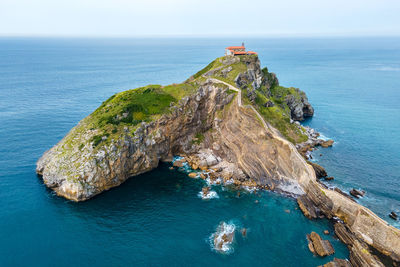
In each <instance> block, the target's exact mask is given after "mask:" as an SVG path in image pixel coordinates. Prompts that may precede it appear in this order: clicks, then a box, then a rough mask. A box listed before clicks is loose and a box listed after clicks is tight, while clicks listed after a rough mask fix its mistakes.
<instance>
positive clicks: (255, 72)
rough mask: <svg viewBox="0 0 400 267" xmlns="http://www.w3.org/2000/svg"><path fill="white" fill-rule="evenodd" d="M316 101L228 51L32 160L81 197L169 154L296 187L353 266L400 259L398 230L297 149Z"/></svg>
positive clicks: (277, 186)
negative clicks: (330, 183)
mask: <svg viewBox="0 0 400 267" xmlns="http://www.w3.org/2000/svg"><path fill="white" fill-rule="evenodd" d="M313 113H314V110H313V108H312V106H311V105H310V104H309V102H308V99H307V97H306V95H305V94H304V92H302V91H300V90H299V89H296V88H286V87H283V86H281V85H279V81H278V79H277V78H276V76H275V74H273V73H270V72H269V71H268V69H266V68H264V69H261V67H260V62H259V59H258V57H257V56H256V55H246V56H226V57H221V58H218V59H216V60H214V61H213V62H211V63H210V64H209V65H208V66H207V67H206V68H204V69H203V70H201V71H200V72H198V73H196V74H195V75H193V76H192V77H190V78H189V79H188V80H186V81H185V82H184V83H181V84H173V85H169V86H160V85H149V86H146V87H142V88H138V89H134V90H128V91H125V92H121V93H118V94H116V95H114V96H112V97H111V98H110V99H108V100H107V101H105V102H104V103H103V104H102V105H101V106H100V107H99V108H98V109H97V110H96V111H94V112H93V113H92V114H91V115H89V116H88V117H87V118H85V119H83V120H82V121H81V122H79V124H78V125H77V126H75V127H74V128H73V129H72V130H71V131H70V132H69V133H68V134H67V135H66V136H65V137H64V138H63V139H62V140H61V141H60V142H59V143H58V144H57V145H55V146H54V147H53V148H51V149H50V150H49V151H47V152H45V153H44V155H43V156H42V157H41V158H40V159H39V161H38V163H37V173H38V174H40V175H41V176H42V177H43V181H44V182H45V184H46V185H47V186H48V187H50V188H52V189H53V190H54V191H55V192H56V193H57V194H58V195H60V196H63V197H66V198H68V199H71V200H74V201H82V200H87V199H89V198H91V197H93V196H95V195H96V194H99V193H101V192H102V191H104V190H108V189H109V188H112V187H115V186H118V185H120V184H121V183H122V182H124V181H125V180H126V179H128V178H130V177H132V176H135V175H138V174H141V173H144V172H146V171H149V170H151V169H154V168H156V167H157V166H158V164H159V162H160V161H168V160H171V158H172V157H173V155H185V156H186V158H187V160H188V161H189V164H190V165H191V166H192V167H193V168H202V169H208V170H212V171H211V173H212V174H213V175H214V176H218V177H220V178H221V179H222V180H223V181H224V182H229V183H235V184H238V185H245V186H251V187H258V188H266V189H270V190H275V191H279V192H285V193H288V194H291V195H293V196H296V197H298V203H299V206H300V208H301V210H302V211H303V212H304V214H305V215H306V216H307V217H309V218H318V217H322V216H325V217H327V218H329V219H335V220H336V221H337V226H335V229H336V228H337V229H338V231H337V235H338V236H339V238H341V240H342V241H343V242H345V243H346V242H347V243H346V244H348V246H349V248H350V260H351V263H352V264H353V265H354V266H366V265H370V266H382V265H381V264H383V263H382V262H390V263H392V264H396V263H398V262H399V261H400V231H399V230H398V229H396V228H393V227H391V226H389V225H388V224H387V223H386V222H385V221H383V220H382V219H380V218H379V217H378V216H376V215H375V214H374V213H372V212H371V211H370V210H368V209H367V208H365V207H363V206H361V205H359V204H357V203H356V202H353V201H351V200H350V199H348V198H346V197H344V196H343V195H341V194H340V193H338V192H336V191H334V190H330V189H328V188H326V187H324V186H323V185H322V184H321V183H319V182H318V181H317V179H316V177H315V172H314V170H313V168H312V167H311V166H310V165H309V164H307V162H306V161H305V159H304V158H303V157H302V156H301V155H300V154H299V152H298V151H297V149H296V147H295V144H300V143H304V142H306V141H307V139H308V137H307V134H306V133H305V130H304V129H303V128H302V127H301V126H300V125H298V124H297V123H294V121H296V120H303V119H304V118H306V117H308V116H312V115H313Z"/></svg>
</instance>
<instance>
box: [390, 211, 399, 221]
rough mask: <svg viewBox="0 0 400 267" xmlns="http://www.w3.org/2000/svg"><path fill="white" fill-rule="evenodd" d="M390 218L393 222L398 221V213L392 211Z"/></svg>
mask: <svg viewBox="0 0 400 267" xmlns="http://www.w3.org/2000/svg"><path fill="white" fill-rule="evenodd" d="M389 217H390V218H392V219H393V220H397V218H398V216H397V213H396V212H394V211H392V212H391V213H390V214H389Z"/></svg>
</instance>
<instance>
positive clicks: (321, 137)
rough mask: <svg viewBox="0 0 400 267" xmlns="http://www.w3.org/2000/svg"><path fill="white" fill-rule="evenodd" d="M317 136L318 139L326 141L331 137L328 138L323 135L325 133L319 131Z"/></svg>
mask: <svg viewBox="0 0 400 267" xmlns="http://www.w3.org/2000/svg"><path fill="white" fill-rule="evenodd" d="M318 138H319V139H322V140H324V141H328V140H330V139H332V138H329V137H327V136H325V135H324V134H322V133H319V137H318Z"/></svg>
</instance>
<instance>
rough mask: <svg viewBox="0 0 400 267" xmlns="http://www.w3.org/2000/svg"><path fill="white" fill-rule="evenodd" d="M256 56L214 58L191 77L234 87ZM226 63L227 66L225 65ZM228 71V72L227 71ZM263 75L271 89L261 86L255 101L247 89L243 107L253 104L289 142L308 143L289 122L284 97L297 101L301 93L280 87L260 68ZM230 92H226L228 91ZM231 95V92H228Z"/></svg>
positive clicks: (288, 110)
mask: <svg viewBox="0 0 400 267" xmlns="http://www.w3.org/2000/svg"><path fill="white" fill-rule="evenodd" d="M254 57H257V56H256V55H244V56H236V57H235V58H234V59H233V60H232V59H231V60H227V58H226V57H221V58H217V59H216V60H214V61H213V62H211V63H210V64H209V65H207V66H206V67H205V68H204V69H202V70H201V71H199V72H198V73H196V74H195V75H194V76H193V77H194V78H195V79H198V78H199V77H200V76H201V75H203V74H206V73H207V72H208V75H207V76H210V77H213V78H216V79H219V80H221V81H224V82H226V83H229V84H231V85H233V86H237V85H236V84H235V79H236V77H237V76H238V75H239V73H244V72H246V71H247V63H248V62H251V61H253V62H254ZM227 63H228V64H227ZM228 68H230V69H231V70H230V71H227V69H228ZM261 71H262V74H263V77H264V80H266V81H269V85H270V88H267V87H266V85H262V86H261V87H260V88H258V89H257V90H256V98H255V101H254V102H251V101H250V99H249V98H248V96H247V90H246V89H243V90H242V103H243V105H253V106H254V107H255V108H256V109H257V110H258V111H259V113H260V114H261V115H262V116H263V117H264V119H265V120H266V121H268V122H269V123H271V125H272V126H274V127H275V128H277V129H278V130H279V131H280V132H281V133H282V135H283V136H285V137H286V139H288V140H289V141H290V142H292V143H301V142H304V141H307V136H306V135H305V134H303V133H302V132H301V130H299V129H298V128H297V126H296V125H293V124H292V123H290V109H289V107H288V105H287V104H286V96H288V95H293V96H294V97H295V98H296V99H300V98H301V94H304V93H303V92H301V91H299V90H298V89H296V88H293V87H290V88H287V87H283V86H280V85H279V84H278V82H277V80H276V79H275V77H274V75H273V74H272V73H270V72H269V71H268V68H263V69H262V70H261ZM247 87H248V88H249V89H251V90H252V89H253V87H252V85H251V83H249V84H247ZM228 93H229V92H228ZM231 93H232V92H231ZM267 102H270V103H272V104H273V106H271V107H266V105H265V104H266V103H267Z"/></svg>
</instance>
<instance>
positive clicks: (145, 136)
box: [37, 83, 234, 201]
mask: <svg viewBox="0 0 400 267" xmlns="http://www.w3.org/2000/svg"><path fill="white" fill-rule="evenodd" d="M233 97H234V94H231V95H228V94H226V89H222V88H219V87H216V86H214V85H213V84H210V83H208V84H204V85H202V86H200V88H199V89H198V91H197V93H196V94H194V95H193V96H191V97H185V98H184V99H182V100H181V101H180V103H179V105H178V106H174V107H172V108H171V112H170V114H169V115H163V116H162V117H161V118H160V119H158V120H156V121H153V122H150V123H142V124H141V125H140V126H139V127H138V128H137V129H136V131H135V132H134V134H133V135H132V134H130V133H126V134H125V135H124V136H121V137H120V138H119V139H118V140H111V142H110V143H109V144H108V145H104V146H102V147H101V148H99V149H97V150H95V149H93V148H92V146H91V145H90V143H91V142H90V138H91V137H92V135H91V134H90V130H89V129H88V131H87V132H85V133H84V134H82V135H81V136H79V138H81V139H82V140H83V141H84V142H86V143H88V144H89V145H86V146H85V147H83V148H81V149H82V150H80V148H73V149H75V150H73V151H72V152H70V153H65V151H64V146H66V145H67V144H66V140H67V139H68V135H67V136H66V137H65V138H64V139H63V140H61V141H60V142H59V143H58V144H57V145H56V146H54V147H53V148H52V149H50V150H49V151H47V152H46V153H45V154H44V155H43V156H42V157H41V158H40V159H39V161H38V163H37V173H38V174H40V175H42V177H43V181H44V182H45V184H46V185H47V186H48V187H50V188H52V189H53V190H54V191H55V192H56V193H57V194H59V195H61V196H64V197H66V198H68V199H71V200H75V201H81V200H86V199H89V198H91V197H93V196H94V195H96V194H98V193H100V192H102V191H104V190H107V189H109V188H111V187H115V186H118V185H120V184H121V183H122V182H124V181H125V180H126V179H128V178H129V177H131V176H135V175H138V174H141V173H144V172H147V171H150V170H152V169H154V168H156V167H157V166H158V163H159V161H160V160H164V159H167V158H170V157H171V155H174V154H179V153H190V152H191V151H193V149H196V148H195V146H193V143H192V139H193V138H194V136H195V135H196V134H197V133H202V132H205V131H207V130H208V129H210V128H211V127H212V124H213V122H214V117H215V114H216V111H218V110H221V109H222V108H223V107H224V106H225V105H227V104H228V103H230V102H231V101H232V99H233ZM72 134H75V133H74V129H72V130H71V132H70V133H69V135H72ZM85 140H86V141H85ZM210 160H211V159H210Z"/></svg>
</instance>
